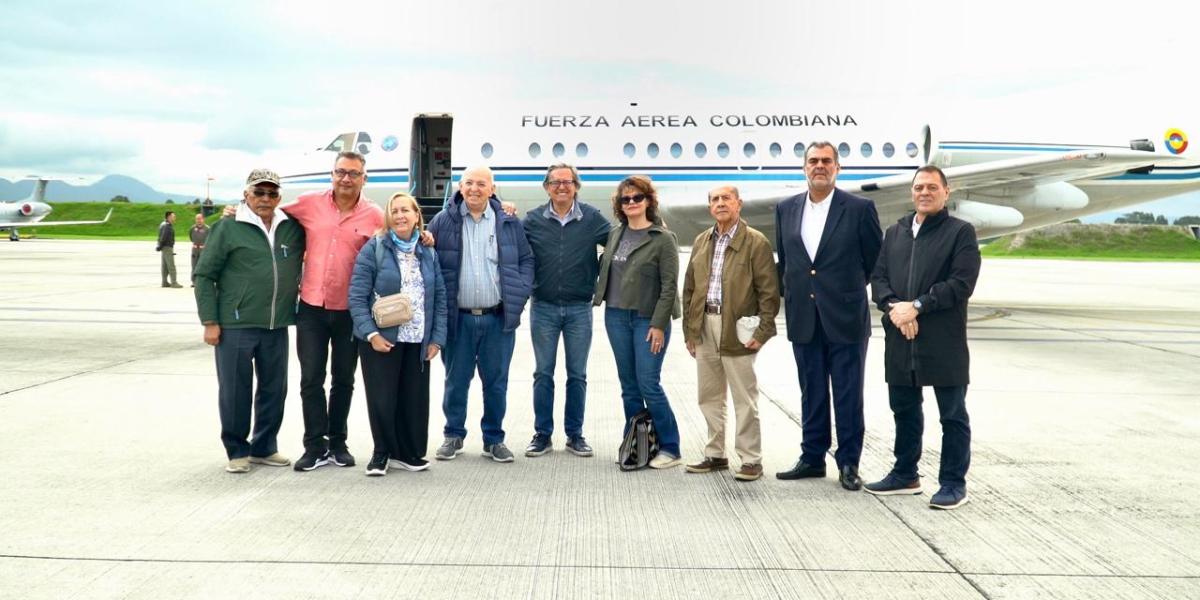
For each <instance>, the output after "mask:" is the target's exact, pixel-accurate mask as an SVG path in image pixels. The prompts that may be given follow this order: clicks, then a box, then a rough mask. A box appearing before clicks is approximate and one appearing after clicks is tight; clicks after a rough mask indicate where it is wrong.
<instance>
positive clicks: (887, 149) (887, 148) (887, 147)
mask: <svg viewBox="0 0 1200 600" xmlns="http://www.w3.org/2000/svg"><path fill="white" fill-rule="evenodd" d="M895 153H896V147H895V146H893V145H892V143H891V142H887V143H885V144H884V145H883V155H884V156H886V157H888V158H891V157H892V155H893V154H895Z"/></svg>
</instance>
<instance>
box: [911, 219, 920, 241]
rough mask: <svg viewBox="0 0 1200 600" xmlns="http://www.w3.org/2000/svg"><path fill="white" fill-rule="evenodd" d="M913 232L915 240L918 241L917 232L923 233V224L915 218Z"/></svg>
mask: <svg viewBox="0 0 1200 600" xmlns="http://www.w3.org/2000/svg"><path fill="white" fill-rule="evenodd" d="M912 230H913V239H914V240H915V239H917V232H919V231H921V223H920V222H918V221H917V218H916V217H913V226H912Z"/></svg>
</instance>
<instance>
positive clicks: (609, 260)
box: [594, 175, 681, 469]
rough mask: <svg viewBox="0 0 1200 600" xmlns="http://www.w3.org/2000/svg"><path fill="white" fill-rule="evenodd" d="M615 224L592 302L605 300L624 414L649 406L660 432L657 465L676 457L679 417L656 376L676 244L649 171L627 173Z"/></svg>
mask: <svg viewBox="0 0 1200 600" xmlns="http://www.w3.org/2000/svg"><path fill="white" fill-rule="evenodd" d="M612 204H613V213H615V214H616V217H617V219H618V220H619V221H620V222H621V224H620V225H619V226H617V227H615V228H613V230H612V233H610V234H609V236H608V244H607V245H606V247H605V251H604V256H603V257H602V258H601V259H600V277H599V279H598V280H597V281H596V296H595V298H594V304H595V305H596V306H599V305H600V303H601V302H607V303H608V306H607V308H606V309H605V311H604V328H605V330H607V332H608V341H609V343H610V344H612V350H613V356H614V357H615V358H616V361H617V378H618V379H619V380H620V381H621V398H622V400H623V401H624V405H625V420H626V423H628V421H629V419H630V418H632V417H633V416H634V415H636V414H637V413H638V412H640V411H642V410H643V409H646V410H649V411H650V416H651V418H652V419H653V421H654V429H655V430H656V431H657V433H658V443H659V453H658V455H657V456H655V457H654V458H653V459H652V460H651V461H650V466H651V467H653V468H655V469H667V468H670V467H674V466H677V465H679V464H680V463H681V460H680V458H679V456H680V453H679V425H678V424H677V423H676V421H675V413H674V412H672V411H671V404H670V402H668V400H667V394H666V392H664V391H663V388H662V385H661V384H660V382H659V381H660V378H661V374H662V363H663V357H664V356H665V354H666V349H667V344H668V343H669V342H670V341H671V319H676V318H679V314H680V308H679V293H678V287H677V285H676V281H677V280H678V278H679V244H678V242H676V240H675V234H674V233H672V232H671V231H668V230H667V228H666V227H665V226H664V225H663V224H662V221H661V220H660V219H659V218H658V194H657V193H656V192H655V190H654V184H652V183H651V182H650V179H649V178H647V177H643V176H640V175H634V176H632V177H627V178H626V179H625V180H624V181H622V182H621V183H620V185H618V186H617V192H616V194H614V195H613V198H612Z"/></svg>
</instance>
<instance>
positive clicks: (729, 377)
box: [682, 186, 779, 481]
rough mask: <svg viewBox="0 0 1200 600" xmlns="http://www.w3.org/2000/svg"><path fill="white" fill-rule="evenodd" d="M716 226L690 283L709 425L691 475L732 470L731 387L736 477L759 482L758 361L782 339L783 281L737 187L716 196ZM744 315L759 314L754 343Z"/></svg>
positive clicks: (688, 301)
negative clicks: (742, 326) (744, 330)
mask: <svg viewBox="0 0 1200 600" xmlns="http://www.w3.org/2000/svg"><path fill="white" fill-rule="evenodd" d="M708 210H709V213H711V214H712V216H713V218H714V219H715V220H716V224H715V225H714V226H713V228H712V229H709V230H705V231H703V232H701V233H700V235H698V236H696V240H695V241H694V242H693V243H692V257H691V259H690V260H689V261H688V266H687V274H686V275H685V276H684V280H683V298H682V301H683V333H684V341H685V342H686V343H687V349H688V352H690V353H691V355H692V356H693V357H695V359H696V369H697V371H698V379H699V385H698V390H699V403H700V411H701V412H702V413H704V420H705V421H706V422H707V423H708V444H707V445H706V446H705V447H704V460H702V461H700V462H698V463H696V464H691V465H688V466H687V471H688V472H689V473H708V472H710V471H720V470H725V469H728V468H729V459H727V458H725V405H726V401H725V398H726V391H725V390H726V388H727V387H728V388H729V390H730V392H731V394H732V396H733V409H734V413H735V415H736V417H737V434H736V437H735V441H734V447H735V449H736V450H737V453H738V458H740V459H741V461H742V466H741V469H739V470H738V472H737V473H735V474H734V477H735V478H737V479H739V480H742V481H754V480H755V479H758V478H759V477H761V476H762V437H761V435H760V433H759V424H758V378H757V377H755V374H754V358H755V356H756V355H757V353H758V349H759V348H762V346H763V344H765V343H766V342H767V340H769V339H771V337H772V336H774V335H775V315H776V314H778V313H779V280H778V274H777V273H776V269H775V259H774V258H773V255H772V252H771V244H770V243H769V242H767V238H766V237H765V236H764V235H763V234H762V233H760V232H759V231H758V230H757V229H754V228H752V227H750V226H749V225H747V224H746V222H745V221H742V220H741V217H740V215H741V212H742V199H741V197H739V195H738V190H737V188H735V187H733V186H723V187H718V188H716V189H713V190H712V191H710V192H709V193H708ZM742 317H758V319H759V322H758V326H757V328H755V329H754V333H753V335H752V337H751V338H750V339H749V341H747V342H745V343H743V342H741V341H740V340H739V339H738V336H737V322H738V319H740V318H742Z"/></svg>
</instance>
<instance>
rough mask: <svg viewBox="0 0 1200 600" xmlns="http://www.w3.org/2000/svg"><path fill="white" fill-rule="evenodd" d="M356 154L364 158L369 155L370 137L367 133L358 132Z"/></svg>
mask: <svg viewBox="0 0 1200 600" xmlns="http://www.w3.org/2000/svg"><path fill="white" fill-rule="evenodd" d="M357 148H358V153H359V154H362V155H363V156H366V155H368V154H370V153H371V136H370V135H367V132H365V131H360V132H358V146H357Z"/></svg>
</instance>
